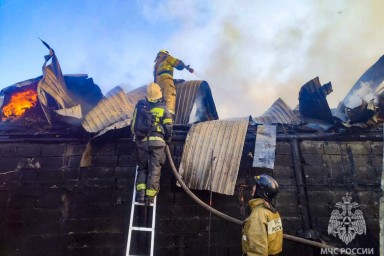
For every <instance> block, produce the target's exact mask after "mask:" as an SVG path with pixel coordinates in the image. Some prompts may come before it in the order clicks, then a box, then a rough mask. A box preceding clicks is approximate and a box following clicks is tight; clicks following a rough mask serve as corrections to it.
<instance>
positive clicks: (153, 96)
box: [147, 83, 163, 102]
mask: <svg viewBox="0 0 384 256" xmlns="http://www.w3.org/2000/svg"><path fill="white" fill-rule="evenodd" d="M162 97H163V94H162V92H161V89H160V86H159V85H158V84H156V83H150V84H149V85H148V86H147V99H148V101H151V102H155V101H157V100H158V99H161V98H162Z"/></svg>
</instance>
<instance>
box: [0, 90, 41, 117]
mask: <svg viewBox="0 0 384 256" xmlns="http://www.w3.org/2000/svg"><path fill="white" fill-rule="evenodd" d="M36 103H37V93H36V90H33V89H26V90H24V91H21V92H15V93H14V94H13V95H11V99H10V100H9V101H8V103H7V104H6V105H4V106H3V108H2V112H3V115H4V119H7V118H12V117H19V116H21V115H23V114H24V113H25V111H26V110H27V109H29V108H32V107H35V106H36Z"/></svg>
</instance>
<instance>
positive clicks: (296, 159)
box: [291, 139, 311, 231]
mask: <svg viewBox="0 0 384 256" xmlns="http://www.w3.org/2000/svg"><path fill="white" fill-rule="evenodd" d="M291 149H292V159H293V167H294V170H295V179H296V185H297V190H298V192H299V193H298V199H299V209H300V213H301V217H302V221H303V230H304V231H308V230H310V229H311V224H310V223H311V221H310V217H309V216H310V215H309V209H308V200H307V195H306V191H305V187H304V185H305V183H304V173H303V167H302V165H301V159H300V152H299V144H298V141H297V139H292V140H291Z"/></svg>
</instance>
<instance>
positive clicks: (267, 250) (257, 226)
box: [242, 198, 283, 256]
mask: <svg viewBox="0 0 384 256" xmlns="http://www.w3.org/2000/svg"><path fill="white" fill-rule="evenodd" d="M249 206H250V207H251V209H252V212H251V214H250V215H249V217H248V218H247V219H246V220H245V221H244V224H243V230H242V233H243V236H242V249H243V253H245V255H247V256H268V255H276V254H278V253H280V252H281V251H282V249H283V225H282V223H281V218H280V214H279V213H278V212H277V211H276V210H275V209H274V208H273V207H271V206H270V204H269V203H268V202H266V201H265V200H264V199H261V198H256V199H252V200H250V201H249Z"/></svg>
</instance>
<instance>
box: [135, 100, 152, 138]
mask: <svg viewBox="0 0 384 256" xmlns="http://www.w3.org/2000/svg"><path fill="white" fill-rule="evenodd" d="M155 120H156V118H155V116H154V115H153V114H152V112H151V106H150V105H149V102H148V101H147V100H140V101H139V102H138V103H137V107H136V120H135V124H134V128H133V132H134V134H135V136H136V138H137V139H139V140H140V139H144V138H145V137H147V136H148V135H149V133H150V132H151V131H153V128H154V123H155Z"/></svg>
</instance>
